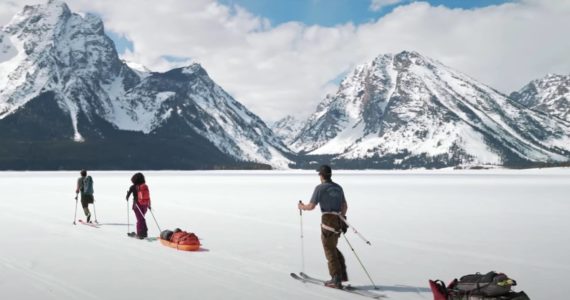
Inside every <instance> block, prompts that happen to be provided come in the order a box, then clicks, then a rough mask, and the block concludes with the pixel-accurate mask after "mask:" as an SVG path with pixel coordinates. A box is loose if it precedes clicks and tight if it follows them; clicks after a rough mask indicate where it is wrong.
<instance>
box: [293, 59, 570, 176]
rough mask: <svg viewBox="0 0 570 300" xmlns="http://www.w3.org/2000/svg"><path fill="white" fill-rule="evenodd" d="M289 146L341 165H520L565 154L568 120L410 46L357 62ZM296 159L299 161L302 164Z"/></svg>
mask: <svg viewBox="0 0 570 300" xmlns="http://www.w3.org/2000/svg"><path fill="white" fill-rule="evenodd" d="M292 149H293V150H295V151H298V152H300V153H301V154H306V155H307V156H308V157H307V159H306V161H307V163H308V162H309V161H311V160H313V158H314V157H321V156H324V157H325V158H328V159H331V160H332V161H333V163H334V164H336V165H337V166H340V167H351V168H414V167H447V166H464V167H470V166H477V165H507V166H525V165H528V164H532V163H536V162H549V163H551V162H567V161H568V160H569V159H570V124H569V123H566V122H562V121H560V120H557V119H552V118H550V117H548V116H546V115H544V114H541V113H538V112H535V111H532V110H529V109H526V108H524V107H523V106H522V105H520V104H518V103H516V102H513V101H511V100H510V99H508V98H507V97H506V96H505V95H503V94H501V93H499V92H497V91H496V90H494V89H492V88H490V87H488V86H486V85H484V84H481V83H479V82H477V81H476V80H474V79H472V78H470V77H468V76H466V75H464V74H461V73H460V72H457V71H455V70H453V69H451V68H449V67H447V66H445V65H443V64H442V63H440V62H438V61H435V60H433V59H430V58H428V57H424V56H422V55H420V54H419V53H416V52H402V53H399V54H397V55H382V56H379V57H377V58H376V59H374V60H373V61H372V62H370V63H367V64H363V65H360V66H358V67H357V68H356V69H355V70H354V71H352V73H350V74H349V75H348V76H347V77H346V78H345V79H344V80H343V81H342V82H341V84H340V87H339V89H338V92H337V93H336V94H334V95H329V96H327V97H326V98H325V99H324V100H323V101H322V102H321V103H320V105H319V106H318V107H317V110H316V112H315V113H314V114H313V115H312V116H311V117H310V118H309V119H308V120H307V122H306V123H305V125H304V127H303V129H302V130H301V132H300V134H298V135H297V136H296V137H295V139H294V142H293V145H292ZM301 165H302V163H301Z"/></svg>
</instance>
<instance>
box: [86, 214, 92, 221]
mask: <svg viewBox="0 0 570 300" xmlns="http://www.w3.org/2000/svg"><path fill="white" fill-rule="evenodd" d="M87 223H91V214H88V215H87Z"/></svg>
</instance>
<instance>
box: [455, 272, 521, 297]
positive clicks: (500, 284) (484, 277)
mask: <svg viewBox="0 0 570 300" xmlns="http://www.w3.org/2000/svg"><path fill="white" fill-rule="evenodd" d="M515 285H517V283H516V281H514V280H513V279H511V278H509V277H508V276H507V275H505V274H503V273H496V272H493V271H491V272H489V273H487V274H481V273H476V274H470V275H465V276H463V277H461V278H460V279H459V280H457V281H454V282H452V283H451V285H450V286H449V288H450V289H451V290H452V291H453V292H454V293H456V294H465V295H480V296H486V297H494V296H503V295H506V294H508V293H510V292H511V287H512V286H515Z"/></svg>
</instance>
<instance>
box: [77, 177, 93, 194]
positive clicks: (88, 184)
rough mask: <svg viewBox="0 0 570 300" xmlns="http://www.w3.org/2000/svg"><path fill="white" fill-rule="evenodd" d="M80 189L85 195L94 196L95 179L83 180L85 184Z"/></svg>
mask: <svg viewBox="0 0 570 300" xmlns="http://www.w3.org/2000/svg"><path fill="white" fill-rule="evenodd" d="M80 189H81V192H82V193H83V194H84V195H93V178H91V176H86V177H85V178H83V184H82V185H81V187H80Z"/></svg>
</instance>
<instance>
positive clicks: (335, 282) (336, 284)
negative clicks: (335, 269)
mask: <svg viewBox="0 0 570 300" xmlns="http://www.w3.org/2000/svg"><path fill="white" fill-rule="evenodd" d="M325 286H327V287H330V288H335V289H342V283H341V278H340V276H338V275H334V276H333V277H332V278H331V280H329V281H327V282H325Z"/></svg>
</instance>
